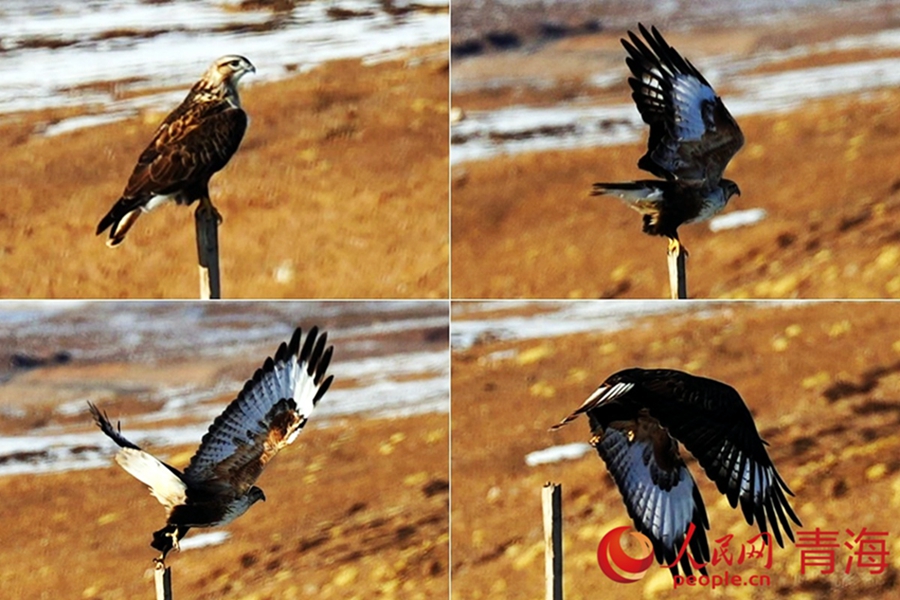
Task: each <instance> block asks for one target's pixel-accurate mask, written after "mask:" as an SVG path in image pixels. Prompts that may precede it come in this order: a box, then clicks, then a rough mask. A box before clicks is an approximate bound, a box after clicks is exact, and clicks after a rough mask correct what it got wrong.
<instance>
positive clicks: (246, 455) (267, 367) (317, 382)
mask: <svg viewBox="0 0 900 600" xmlns="http://www.w3.org/2000/svg"><path fill="white" fill-rule="evenodd" d="M301 337H302V332H301V330H300V329H299V328H298V329H297V330H296V331H295V332H294V335H293V337H291V341H290V343H289V344H285V343H282V344H281V346H280V347H279V348H278V351H277V352H276V353H275V357H274V359H273V358H267V359H266V361H265V364H263V366H262V368H260V369H258V370H257V371H256V374H254V376H253V379H251V380H250V381H248V382H247V383H246V384H245V385H244V389H243V390H241V392H240V394H238V397H237V398H236V399H235V400H233V401H232V402H231V404H229V405H228V407H227V408H226V409H225V411H224V412H223V413H222V414H221V415H219V416H218V417H217V418H216V420H215V421H214V422H213V424H212V425H211V426H210V428H209V431H208V432H207V433H206V435H205V436H203V441H202V442H201V444H200V448H198V449H197V453H196V454H195V455H194V457H193V458H192V459H191V463H190V465H188V467H187V469H185V472H184V478H185V480H187V481H188V483H190V484H191V485H197V486H199V487H203V486H210V487H217V488H220V489H228V490H230V491H231V492H232V493H233V494H234V495H235V496H239V495H243V494H244V493H246V491H247V490H248V489H250V487H251V486H252V485H253V483H254V482H255V481H256V479H257V478H258V477H259V475H260V473H262V470H263V469H264V468H265V466H266V464H267V463H268V462H269V461H270V460H271V459H272V457H274V456H275V454H277V453H278V451H279V450H280V449H281V448H283V447H285V446H287V445H288V444H290V443H291V442H293V441H294V439H295V438H296V437H297V434H298V433H300V430H301V429H302V428H303V426H304V425H306V421H307V419H309V416H310V414H312V411H313V409H314V408H315V406H316V404H317V403H318V402H319V400H320V399H321V398H322V396H323V395H324V394H325V392H326V391H327V390H328V388H329V386H330V385H331V381H332V379H333V376H329V377H328V378H327V379H325V378H324V377H325V371H326V370H327V368H328V365H329V363H330V362H331V354H332V347H331V346H329V347H328V348H327V349H326V348H325V343H326V340H327V337H328V336H327V334H324V333H323V334H322V335H321V336H319V335H318V328H316V327H313V328H312V329H311V330H310V331H309V333H308V334H307V336H306V341H305V343H304V344H303V347H302V348H301V347H300V339H301Z"/></svg>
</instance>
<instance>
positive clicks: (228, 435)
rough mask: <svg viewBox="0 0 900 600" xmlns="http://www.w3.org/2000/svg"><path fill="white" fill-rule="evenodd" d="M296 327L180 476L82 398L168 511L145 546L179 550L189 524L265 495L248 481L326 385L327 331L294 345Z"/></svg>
mask: <svg viewBox="0 0 900 600" xmlns="http://www.w3.org/2000/svg"><path fill="white" fill-rule="evenodd" d="M301 337H302V332H301V330H300V329H299V328H298V329H297V330H296V331H295V332H294V335H293V336H292V337H291V341H290V343H287V344H285V343H284V342H282V344H281V346H279V348H278V351H277V352H276V353H275V357H274V358H267V359H266V361H265V363H264V364H263V366H262V368H260V369H258V370H257V371H256V373H255V374H254V375H253V378H252V379H251V380H249V381H248V382H247V383H246V384H245V385H244V389H243V390H241V392H240V393H239V394H238V396H237V398H236V399H235V400H233V401H232V402H231V404H229V405H228V407H227V408H226V409H225V411H224V412H223V413H222V414H221V415H219V416H218V417H217V418H216V420H215V421H213V424H212V425H211V426H210V428H209V431H208V432H207V433H206V435H204V436H203V440H202V441H201V442H200V447H199V448H198V449H197V452H196V453H195V454H194V456H193V458H191V462H190V464H189V465H188V466H187V468H186V469H185V470H184V472H183V473H182V472H181V471H179V470H178V469H176V468H175V467H172V466H170V465H167V464H166V463H164V462H162V461H160V460H159V459H157V458H156V457H154V456H153V455H151V454H149V453H147V452H145V451H143V450H141V448H140V447H139V446H137V445H135V444H133V443H132V442H130V441H128V440H127V439H126V438H125V437H124V436H123V435H122V433H121V429H120V427H119V426H118V424H117V426H116V427H113V426H112V424H111V423H110V421H109V419H108V418H107V416H106V414H105V413H101V412H100V410H99V409H98V408H97V407H96V406H95V405H94V404H92V403H90V402H88V405H89V406H90V411H91V414H92V415H93V417H94V421H95V422H96V423H97V425H98V426H99V427H100V429H101V430H102V431H103V433H105V434H106V435H107V436H109V437H110V438H111V439H112V440H113V441H114V442H115V443H116V444H118V445H119V446H120V447H121V450H119V452H118V454H116V462H117V463H119V465H121V467H122V468H123V469H125V470H126V471H128V472H129V473H130V474H131V475H132V476H134V477H135V478H137V479H138V480H139V481H141V482H143V483H144V484H146V485H147V486H148V487H149V488H150V493H151V494H152V495H153V496H154V497H155V498H156V499H157V500H159V502H160V503H161V504H162V505H163V506H164V507H165V508H166V514H167V516H168V519H167V521H166V526H165V527H163V528H162V529H160V530H159V531H157V532H155V533H154V534H153V542H152V543H151V544H150V545H151V546H152V547H153V548H156V549H157V550H159V551H160V552H162V555H161V556H160V557H159V558H157V559H156V560H157V561H158V562H160V563H161V562H163V561H165V559H166V554H168V552H169V551H170V550H172V549H173V548H175V549H177V548H178V542H179V540H181V538H183V537H184V535H185V534H186V533H187V532H188V530H189V529H190V528H191V527H216V526H219V525H225V524H227V523H230V522H231V521H233V520H234V519H236V518H238V517H239V516H241V515H242V514H244V513H245V512H247V509H249V508H250V507H251V506H252V505H253V504H254V503H255V502H256V501H257V500H265V499H266V497H265V494H263V491H262V490H261V489H260V488H258V487H256V486H255V485H253V484H254V482H256V479H257V478H258V477H259V475H260V473H262V470H263V469H264V468H265V466H266V465H267V464H268V463H269V461H270V460H272V458H274V456H275V455H276V454H277V453H278V451H279V450H281V449H282V448H284V447H285V446H287V445H288V444H290V443H291V442H293V441H294V439H295V438H296V437H297V435H298V434H299V433H300V430H301V429H303V426H304V425H306V421H307V420H308V419H309V416H310V415H311V414H312V412H313V409H314V408H315V407H316V404H318V402H319V400H321V399H322V396H323V395H324V394H325V392H326V391H327V390H328V388H329V386H330V385H331V382H332V379H333V378H334V376H333V375H330V376H329V377H328V378H327V379H325V371H326V370H327V369H328V365H329V363H330V362H331V354H332V348H333V347H332V346H329V347H328V348H327V349H326V348H325V343H326V340H327V337H328V334H326V333H323V334H322V335H321V336H320V335H319V331H318V328H316V327H313V328H312V329H311V330H310V331H309V333H308V334H307V336H306V341H305V342H304V343H303V346H302V347H301V345H300V339H301Z"/></svg>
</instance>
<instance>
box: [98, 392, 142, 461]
mask: <svg viewBox="0 0 900 600" xmlns="http://www.w3.org/2000/svg"><path fill="white" fill-rule="evenodd" d="M87 404H88V408H89V409H90V411H91V416H92V417H94V422H95V423H96V424H97V427H99V428H100V431H102V432H103V433H105V434H106V436H107V437H108V438H110V439H111V440H112V441H114V442H115V443H116V444H118V445H119V446H121V447H122V448H131V449H132V450H140V449H141V448H140V446H138V445H137V444H134V443H133V442H130V441H129V440H128V439H126V438H125V436H124V435H122V426H121V423H118V422H117V423H116V426H115V427H113V425H112V423H110V422H109V417H108V416H107V415H106V413H105V412H103V413H101V412H100V409H99V408H97V405H96V404H94V403H93V402H88V403H87Z"/></svg>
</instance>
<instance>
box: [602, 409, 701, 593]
mask: <svg viewBox="0 0 900 600" xmlns="http://www.w3.org/2000/svg"><path fill="white" fill-rule="evenodd" d="M588 416H589V417H590V420H591V429H592V431H593V433H594V435H595V439H598V441H597V442H596V444H595V448H596V449H597V453H598V454H599V455H600V457H601V458H602V459H603V461H604V462H605V463H606V468H607V470H609V472H610V474H611V475H612V477H613V479H614V480H615V482H616V486H617V487H618V488H619V492H620V493H621V494H622V499H623V501H624V502H625V506H626V508H627V509H628V516H630V517H631V518H632V520H633V521H634V525H635V529H637V530H638V531H640V532H641V533H643V534H644V535H646V536H647V537H648V538H650V541H651V543H652V544H653V551H654V554H655V556H656V560H657V562H659V563H660V564H667V565H672V564H673V563H675V560H676V558H677V557H678V552H679V550H680V549H681V547H682V546H683V545H684V538H685V533H686V532H687V530H688V527H689V526H690V524H691V523H693V524H694V526H695V530H694V533H693V535H692V536H691V540H690V544H689V546H690V553H691V555H692V556H693V558H694V560H696V561H697V562H698V563H699V564H701V565H705V564H706V563H708V562H709V559H710V554H709V543H708V542H707V539H706V531H707V530H708V529H709V519H708V518H707V515H706V507H705V506H704V505H703V498H702V496H701V495H700V490H699V489H698V488H697V484H696V483H695V482H694V478H693V477H692V476H691V473H690V471H688V469H687V467H686V466H685V464H684V462H683V461H681V460H680V459H678V460H677V461H676V464H675V465H673V466H672V468H665V467H663V466H661V465H660V464H658V463H657V460H656V457H655V453H654V449H653V446H652V444H651V442H650V441H649V440H642V439H632V440H631V441H630V440H629V438H628V436H627V435H626V433H624V432H622V431H620V430H618V429H616V428H614V427H605V428H604V426H603V425H602V424H601V423H600V422H599V421H598V420H597V419H596V418H595V414H594V413H589V415H588ZM676 452H677V450H676ZM679 564H680V566H681V570H682V571H683V572H684V574H685V575H691V573H692V568H691V560H690V557H689V556H688V555H687V553H685V554H683V555H682V557H681V561H680V563H679ZM678 566H679V565H678V564H676V565H675V566H673V567H671V572H672V575H673V576H675V575H678ZM700 572H701V573H703V574H704V575H705V574H706V567H705V566H703V567H700Z"/></svg>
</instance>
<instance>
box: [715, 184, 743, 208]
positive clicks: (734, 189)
mask: <svg viewBox="0 0 900 600" xmlns="http://www.w3.org/2000/svg"><path fill="white" fill-rule="evenodd" d="M719 187H721V188H722V191H723V192H725V201H726V202H727V201H728V199H729V198H731V197H732V196H734V195H735V194H737V195H738V196H740V195H741V188H739V187H738V184H736V183H735V182H733V181H732V180H730V179H723V180H722V181H720V182H719Z"/></svg>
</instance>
